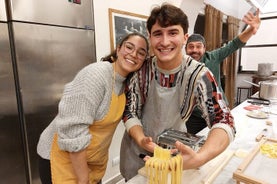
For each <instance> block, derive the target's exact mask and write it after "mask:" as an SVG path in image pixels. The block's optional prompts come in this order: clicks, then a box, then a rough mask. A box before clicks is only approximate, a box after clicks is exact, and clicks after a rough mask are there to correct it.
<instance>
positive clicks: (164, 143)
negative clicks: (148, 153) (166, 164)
mask: <svg viewBox="0 0 277 184" xmlns="http://www.w3.org/2000/svg"><path fill="white" fill-rule="evenodd" d="M204 139H205V136H198V135H195V134H190V133H187V132H182V131H179V130H174V129H168V130H165V131H164V132H162V133H161V134H160V135H159V136H158V138H157V144H158V145H159V146H161V147H163V148H168V149H172V148H174V144H175V142H176V141H180V142H182V143H183V144H185V145H188V146H190V147H191V148H192V149H194V150H196V149H198V148H199V147H201V146H202V145H203V143H204V141H205V140H204Z"/></svg>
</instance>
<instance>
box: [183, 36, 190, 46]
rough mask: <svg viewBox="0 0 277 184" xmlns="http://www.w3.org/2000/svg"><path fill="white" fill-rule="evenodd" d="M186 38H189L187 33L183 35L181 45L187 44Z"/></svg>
mask: <svg viewBox="0 0 277 184" xmlns="http://www.w3.org/2000/svg"><path fill="white" fill-rule="evenodd" d="M188 38H189V34H188V33H186V34H184V43H183V45H186V44H187V41H188Z"/></svg>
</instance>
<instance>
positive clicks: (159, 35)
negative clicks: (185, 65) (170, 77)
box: [150, 22, 188, 70]
mask: <svg viewBox="0 0 277 184" xmlns="http://www.w3.org/2000/svg"><path fill="white" fill-rule="evenodd" d="M187 38H188V34H184V31H183V29H182V27H181V26H180V25H173V26H168V27H161V26H160V25H159V24H158V23H157V22H156V23H155V24H154V25H153V27H152V29H151V33H150V45H151V47H152V51H153V52H154V55H155V56H156V57H157V62H158V66H159V67H160V68H162V69H166V70H171V69H173V68H176V67H178V66H179V65H180V64H181V62H182V49H183V45H184V44H185V43H186V41H187Z"/></svg>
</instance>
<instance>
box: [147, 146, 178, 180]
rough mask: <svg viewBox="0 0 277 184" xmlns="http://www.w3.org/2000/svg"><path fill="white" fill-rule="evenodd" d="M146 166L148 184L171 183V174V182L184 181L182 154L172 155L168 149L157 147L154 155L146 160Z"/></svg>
mask: <svg viewBox="0 0 277 184" xmlns="http://www.w3.org/2000/svg"><path fill="white" fill-rule="evenodd" d="M145 168H146V171H147V176H148V184H169V183H168V176H169V174H171V181H170V184H181V183H182V171H183V159H182V156H181V155H180V154H177V155H176V156H171V153H170V150H168V149H164V148H161V147H155V150H154V156H153V157H151V158H149V159H148V160H147V161H146V163H145Z"/></svg>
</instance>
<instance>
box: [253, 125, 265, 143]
mask: <svg viewBox="0 0 277 184" xmlns="http://www.w3.org/2000/svg"><path fill="white" fill-rule="evenodd" d="M266 135H267V128H264V129H263V130H262V131H261V132H260V133H259V134H258V135H257V137H256V141H257V142H259V141H260V140H262V138H263V137H266Z"/></svg>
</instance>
